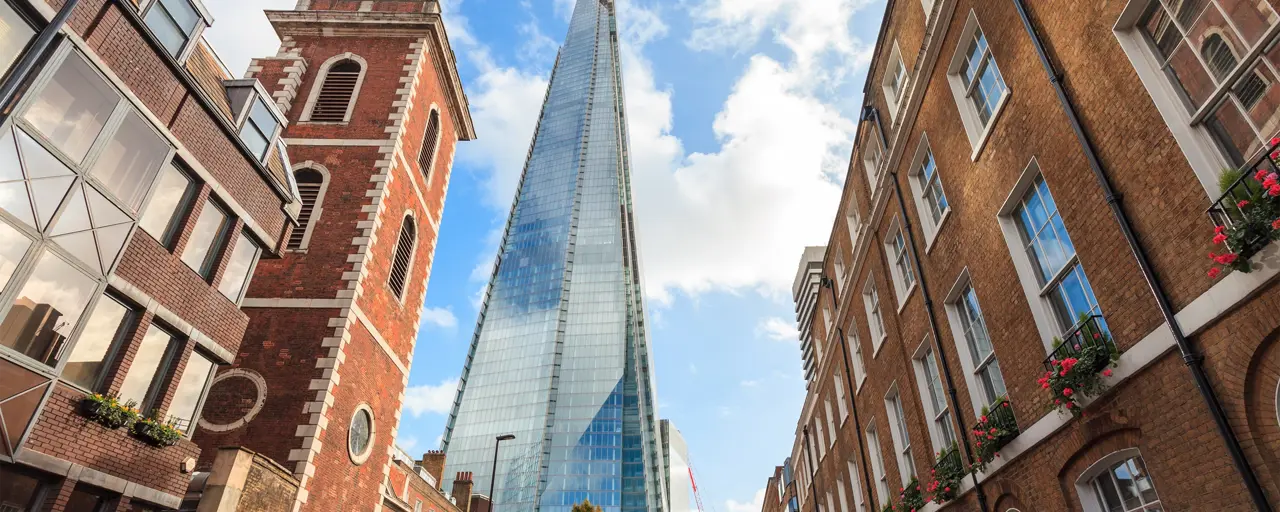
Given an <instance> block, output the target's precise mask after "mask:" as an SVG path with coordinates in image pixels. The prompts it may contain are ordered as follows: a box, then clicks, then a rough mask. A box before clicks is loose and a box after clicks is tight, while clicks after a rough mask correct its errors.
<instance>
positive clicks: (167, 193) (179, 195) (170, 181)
mask: <svg viewBox="0 0 1280 512" xmlns="http://www.w3.org/2000/svg"><path fill="white" fill-rule="evenodd" d="M190 188H191V179H190V178H187V175H186V174H184V173H183V172H182V171H179V170H178V168H177V167H174V165H173V163H169V164H168V165H165V167H164V170H162V171H161V173H160V183H159V184H157V185H156V191H155V193H154V194H152V195H151V202H150V203H148V204H147V209H146V210H145V211H143V213H142V219H141V220H139V221H138V227H141V228H142V229H143V230H145V231H146V232H148V233H151V236H153V237H155V239H156V240H158V241H160V242H161V243H167V242H168V240H167V237H166V235H167V234H168V233H169V229H170V226H171V225H172V224H173V222H174V219H176V218H178V217H179V215H178V213H179V212H178V206H180V205H181V204H182V200H183V198H185V197H186V196H187V190H188V189H190Z"/></svg>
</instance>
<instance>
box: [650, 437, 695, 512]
mask: <svg viewBox="0 0 1280 512" xmlns="http://www.w3.org/2000/svg"><path fill="white" fill-rule="evenodd" d="M658 429H659V430H660V431H661V433H662V460H663V462H664V463H665V464H666V466H665V468H664V471H663V478H662V481H663V482H664V484H665V485H666V486H667V499H668V500H671V502H670V503H669V504H668V510H670V511H671V512H689V511H691V510H697V504H696V503H694V501H693V484H694V482H693V473H692V468H691V467H690V466H689V445H688V444H687V443H685V441H684V435H682V434H680V429H678V428H676V426H675V424H673V423H671V420H662V421H660V422H658Z"/></svg>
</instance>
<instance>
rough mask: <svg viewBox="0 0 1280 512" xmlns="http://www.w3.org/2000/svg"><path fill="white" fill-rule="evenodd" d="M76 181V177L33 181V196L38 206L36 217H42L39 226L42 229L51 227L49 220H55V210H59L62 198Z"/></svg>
mask: <svg viewBox="0 0 1280 512" xmlns="http://www.w3.org/2000/svg"><path fill="white" fill-rule="evenodd" d="M74 182H75V178H45V179H42V180H32V181H31V184H30V185H31V198H32V199H33V200H34V203H35V206H36V217H38V218H39V219H40V223H39V224H38V225H37V226H38V227H40V228H41V229H44V228H47V227H49V221H51V220H53V212H55V211H57V209H58V205H59V204H61V203H62V198H64V197H67V191H68V190H70V189H71V184H72V183H74Z"/></svg>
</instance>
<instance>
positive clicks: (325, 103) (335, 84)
mask: <svg viewBox="0 0 1280 512" xmlns="http://www.w3.org/2000/svg"><path fill="white" fill-rule="evenodd" d="M361 70H362V68H361V67H360V63H359V62H356V61H354V60H344V61H341V62H337V63H335V64H334V65H333V66H332V67H330V68H329V71H328V72H327V73H325V75H324V84H322V85H321V86H320V91H319V92H318V93H317V95H316V100H315V105H313V106H312V107H311V117H310V118H309V120H310V121H312V122H317V123H342V122H346V121H347V120H349V119H351V107H352V106H353V105H354V104H355V98H356V90H357V88H358V87H359V86H360V73H361Z"/></svg>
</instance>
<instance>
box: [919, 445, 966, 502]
mask: <svg viewBox="0 0 1280 512" xmlns="http://www.w3.org/2000/svg"><path fill="white" fill-rule="evenodd" d="M934 460H936V461H938V462H937V463H935V464H934V465H933V470H932V473H933V481H932V482H929V485H928V487H927V488H926V490H927V491H929V496H930V501H933V502H934V503H938V504H942V503H946V502H948V501H951V500H954V499H956V497H957V496H959V495H960V484H961V483H962V482H963V481H964V477H965V476H967V475H968V474H969V471H967V470H965V467H964V463H963V462H961V461H960V449H959V447H957V446H956V444H955V443H951V447H950V448H947V449H945V450H942V451H941V452H938V454H937V456H936V458H935V459H934Z"/></svg>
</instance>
